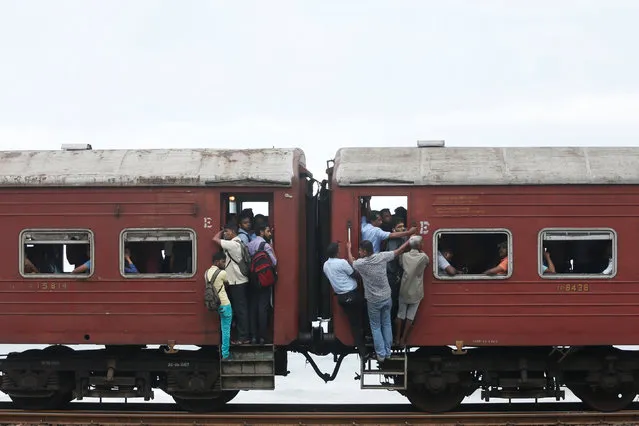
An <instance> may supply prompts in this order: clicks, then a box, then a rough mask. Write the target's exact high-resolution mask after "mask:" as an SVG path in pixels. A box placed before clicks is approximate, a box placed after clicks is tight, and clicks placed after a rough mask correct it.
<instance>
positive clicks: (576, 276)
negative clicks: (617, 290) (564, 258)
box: [537, 227, 618, 280]
mask: <svg viewBox="0 0 639 426" xmlns="http://www.w3.org/2000/svg"><path fill="white" fill-rule="evenodd" d="M593 231H599V232H610V234H611V235H612V240H611V241H612V261H613V264H612V265H613V268H612V273H611V274H610V275H604V274H601V273H599V274H546V275H544V274H543V273H542V271H541V264H542V262H543V260H544V254H543V248H544V245H543V242H544V239H543V235H544V233H545V232H593ZM617 244H618V243H617V232H616V231H615V230H614V229H612V228H606V227H601V228H596V227H593V228H574V227H566V228H556V227H554V228H543V229H541V230H540V231H539V233H538V234H537V275H539V277H540V278H542V279H545V280H561V279H564V280H566V279H593V280H610V279H613V278H614V277H615V276H616V275H617Z"/></svg>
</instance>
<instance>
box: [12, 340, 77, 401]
mask: <svg viewBox="0 0 639 426" xmlns="http://www.w3.org/2000/svg"><path fill="white" fill-rule="evenodd" d="M70 353H73V349H71V348H69V347H67V346H49V347H48V348H46V349H44V350H39V349H30V350H27V351H24V352H22V353H19V354H16V355H13V356H12V358H13V357H15V358H17V359H20V358H22V359H27V358H29V359H34V358H36V359H38V358H42V357H43V355H45V354H46V355H51V354H56V355H66V354H70ZM20 373H21V374H22V375H23V377H24V380H26V381H28V380H30V378H29V375H34V374H36V375H37V374H40V373H41V371H24V372H20ZM50 374H51V375H56V376H57V377H55V378H54V380H56V381H57V382H58V383H59V384H60V388H61V389H60V390H56V391H51V395H49V396H37V397H36V396H34V397H28V396H13V395H9V397H10V398H11V401H13V404H14V405H15V406H16V407H18V408H21V409H23V410H52V409H58V408H63V407H65V406H66V405H67V404H68V403H69V402H71V401H72V400H73V386H74V376H73V373H65V372H51V373H50Z"/></svg>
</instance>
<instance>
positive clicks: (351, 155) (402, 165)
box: [334, 147, 639, 186]
mask: <svg viewBox="0 0 639 426" xmlns="http://www.w3.org/2000/svg"><path fill="white" fill-rule="evenodd" d="M334 176H335V177H334V179H335V181H336V182H337V184H338V185H339V186H393V185H555V184H639V148H632V147H610V148H603V147H602V148H574V147H558V148H550V147H547V148H546V147H544V148H439V147H436V148H433V147H430V148H401V147H398V148H342V149H340V150H339V151H338V152H337V155H336V157H335V168H334Z"/></svg>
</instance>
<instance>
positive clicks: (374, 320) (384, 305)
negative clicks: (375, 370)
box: [368, 297, 393, 358]
mask: <svg viewBox="0 0 639 426" xmlns="http://www.w3.org/2000/svg"><path fill="white" fill-rule="evenodd" d="M392 306H393V301H392V299H391V298H390V297H389V298H388V299H386V300H382V301H381V302H371V301H370V300H369V301H368V320H369V321H370V323H371V333H372V334H373V344H374V345H375V353H377V356H378V357H380V358H388V357H389V356H391V344H392V342H393V326H392V325H391V317H390V312H391V308H392Z"/></svg>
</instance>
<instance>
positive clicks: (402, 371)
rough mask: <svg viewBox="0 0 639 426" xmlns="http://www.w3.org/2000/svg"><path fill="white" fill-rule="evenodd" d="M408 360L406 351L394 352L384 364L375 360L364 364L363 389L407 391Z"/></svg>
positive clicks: (362, 372)
mask: <svg viewBox="0 0 639 426" xmlns="http://www.w3.org/2000/svg"><path fill="white" fill-rule="evenodd" d="M407 365H408V358H407V357H406V349H401V350H399V351H394V352H393V353H392V355H391V357H390V359H387V360H386V361H384V362H383V363H379V362H378V361H377V360H376V359H374V358H372V359H371V358H369V359H367V360H366V361H364V362H362V368H361V374H360V388H361V389H388V390H404V389H406V372H407Z"/></svg>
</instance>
